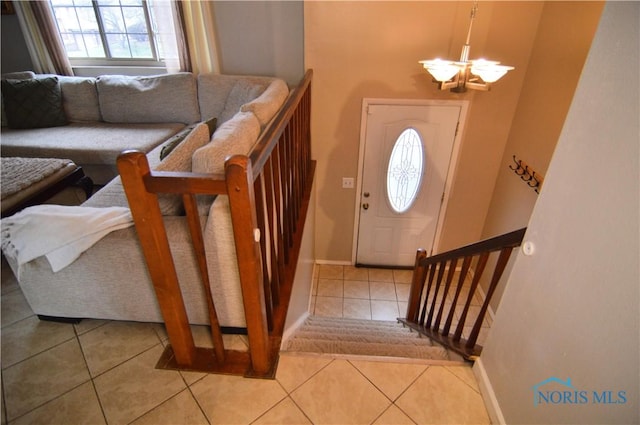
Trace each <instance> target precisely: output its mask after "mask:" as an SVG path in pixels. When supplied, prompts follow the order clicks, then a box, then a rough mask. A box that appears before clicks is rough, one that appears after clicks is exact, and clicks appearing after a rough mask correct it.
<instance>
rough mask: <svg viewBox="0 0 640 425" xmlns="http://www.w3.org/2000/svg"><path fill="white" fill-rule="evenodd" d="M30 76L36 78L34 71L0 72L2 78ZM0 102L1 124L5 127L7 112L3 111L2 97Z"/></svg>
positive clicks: (21, 78)
mask: <svg viewBox="0 0 640 425" xmlns="http://www.w3.org/2000/svg"><path fill="white" fill-rule="evenodd" d="M32 78H36V73H35V72H33V71H19V72H8V73H6V74H2V79H3V80H30V79H32ZM0 97H1V94H0ZM0 102H1V104H2V111H1V112H0V115H2V126H3V127H6V125H7V114H6V113H5V111H4V98H2V99H0Z"/></svg>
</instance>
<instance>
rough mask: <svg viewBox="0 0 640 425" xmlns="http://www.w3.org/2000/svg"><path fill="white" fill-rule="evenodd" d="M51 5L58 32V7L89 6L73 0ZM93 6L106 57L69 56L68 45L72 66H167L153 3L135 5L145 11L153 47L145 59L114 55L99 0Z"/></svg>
mask: <svg viewBox="0 0 640 425" xmlns="http://www.w3.org/2000/svg"><path fill="white" fill-rule="evenodd" d="M49 5H50V6H51V10H52V11H53V13H54V14H53V20H54V22H55V24H56V29H57V30H58V34H60V35H61V36H62V34H61V32H60V26H59V23H58V20H57V18H56V16H55V9H56V8H60V7H70V8H74V9H76V8H77V7H87V6H76V5H75V3H73V1H70V4H69V5H65V6H61V5H58V6H55V5H54V4H53V3H52V1H51V0H49ZM91 6H92V8H93V13H94V14H95V17H96V22H97V25H98V31H99V37H100V40H101V43H102V49H103V51H104V54H105V57H99V58H96V57H80V58H78V57H71V56H69V54H68V52H67V51H66V46H64V44H63V46H64V47H65V54H66V55H67V59H68V60H69V63H70V64H71V66H72V67H148V68H164V67H166V62H165V61H164V59H163V58H161V57H160V48H159V46H158V34H157V29H156V28H155V22H154V21H153V13H152V11H151V7H152V6H151V5H150V4H149V1H148V0H141V5H140V6H135V7H142V9H143V12H144V18H145V24H146V25H145V26H146V31H147V32H146V35H147V36H148V37H149V45H150V48H151V54H152V57H151V58H148V59H145V58H125V57H122V58H120V57H113V56H112V54H111V52H110V50H109V44H108V42H107V33H106V31H105V30H104V22H103V18H102V14H101V13H100V11H99V7H100V4H99V2H98V0H92V1H91ZM117 7H118V8H119V9H120V10H121V11H122V8H123V7H130V6H126V5H122V4H121V3H119V4H118V5H117ZM81 34H83V35H84V34H88V33H82V32H81Z"/></svg>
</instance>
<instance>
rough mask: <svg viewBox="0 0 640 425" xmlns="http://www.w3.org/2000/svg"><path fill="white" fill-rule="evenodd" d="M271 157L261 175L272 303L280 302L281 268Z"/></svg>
mask: <svg viewBox="0 0 640 425" xmlns="http://www.w3.org/2000/svg"><path fill="white" fill-rule="evenodd" d="M271 170H272V169H271V158H269V160H267V162H266V163H265V164H264V169H263V171H262V175H263V177H264V186H265V199H266V202H267V211H266V218H267V225H266V227H267V228H268V229H269V252H271V298H272V300H273V304H274V305H278V304H279V303H280V281H281V277H282V270H281V268H280V262H279V261H278V248H277V245H278V239H279V235H278V229H276V228H275V227H276V224H275V221H276V220H275V216H274V202H275V199H274V195H273V177H272V171H271Z"/></svg>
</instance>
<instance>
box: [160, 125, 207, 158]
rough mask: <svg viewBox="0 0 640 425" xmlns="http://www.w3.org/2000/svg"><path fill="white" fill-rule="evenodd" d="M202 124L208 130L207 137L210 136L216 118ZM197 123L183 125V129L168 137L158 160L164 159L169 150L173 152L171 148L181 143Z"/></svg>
mask: <svg viewBox="0 0 640 425" xmlns="http://www.w3.org/2000/svg"><path fill="white" fill-rule="evenodd" d="M204 124H205V125H206V126H207V129H208V130H209V138H211V136H212V135H213V132H214V131H216V118H211V119H209V120H207V121H205V122H204ZM197 125H198V124H192V125H189V126H187V127H185V128H184V129H183V130H181V131H179V132H178V133H176V134H175V135H173V136H171V138H169V139H168V140H167V141H166V142H165V144H164V146H163V147H162V150H161V151H160V161H162V160H163V159H165V158H166V157H167V156H168V155H169V154H170V153H171V152H173V150H174V149H175V148H176V147H177V146H178V145H179V144H180V143H182V141H183V140H184V139H185V138H186V137H187V136H188V135H189V133H191V132H192V131H193V129H194V128H196V126H197Z"/></svg>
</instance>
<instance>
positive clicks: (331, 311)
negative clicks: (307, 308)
mask: <svg viewBox="0 0 640 425" xmlns="http://www.w3.org/2000/svg"><path fill="white" fill-rule="evenodd" d="M314 314H315V315H316V316H320V317H342V298H337V297H320V296H318V297H316V308H315V310H314Z"/></svg>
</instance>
